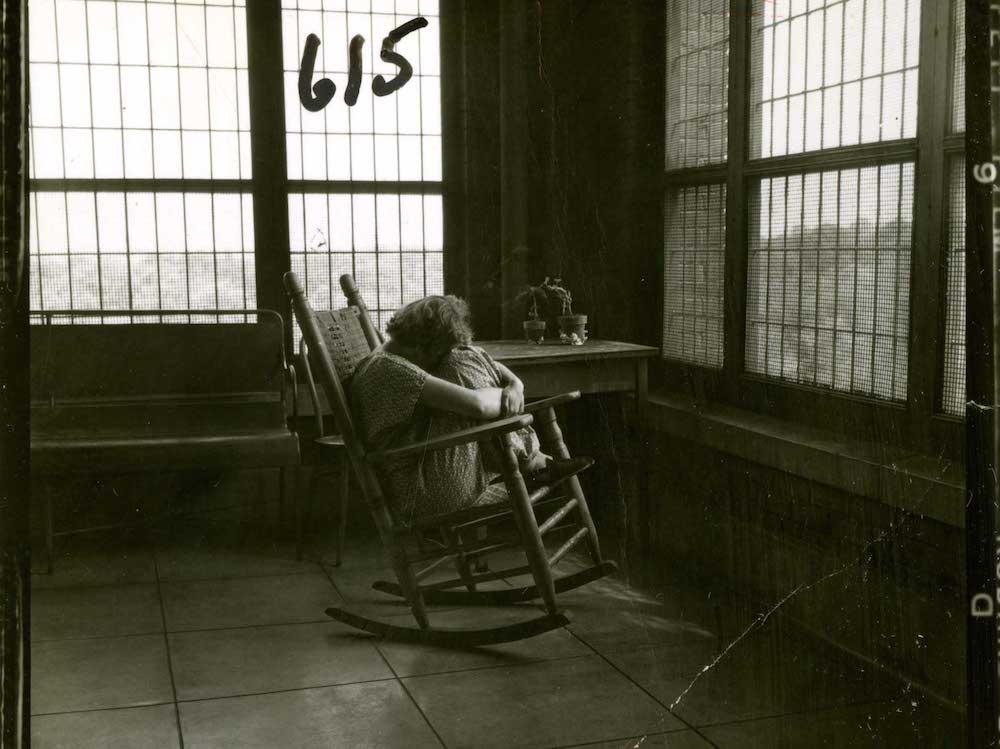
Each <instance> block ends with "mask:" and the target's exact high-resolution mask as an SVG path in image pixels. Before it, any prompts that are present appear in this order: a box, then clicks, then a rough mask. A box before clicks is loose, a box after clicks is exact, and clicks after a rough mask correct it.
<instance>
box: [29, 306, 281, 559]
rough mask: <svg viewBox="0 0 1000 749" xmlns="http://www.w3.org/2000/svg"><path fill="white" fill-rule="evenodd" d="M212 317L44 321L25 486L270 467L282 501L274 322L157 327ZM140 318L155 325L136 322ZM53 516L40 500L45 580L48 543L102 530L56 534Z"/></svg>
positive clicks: (35, 346)
mask: <svg viewBox="0 0 1000 749" xmlns="http://www.w3.org/2000/svg"><path fill="white" fill-rule="evenodd" d="M221 312H222V311H214V310H213V311H205V310H199V311H197V312H193V311H187V310H184V311H176V312H175V311H169V312H164V311H156V312H149V313H137V317H138V319H137V320H136V322H135V323H134V324H128V325H114V324H111V325H101V324H93V323H88V322H84V324H79V323H80V321H81V320H83V321H86V320H88V319H93V315H94V314H95V313H93V312H72V313H68V312H52V313H44V314H45V315H46V321H47V323H52V324H43V325H33V326H32V328H31V470H32V475H33V476H35V477H50V476H64V475H80V474H118V473H130V472H145V471H160V470H169V471H183V470H188V469H199V470H200V469H215V470H238V469H244V468H270V467H273V468H278V469H280V470H281V474H282V475H281V487H282V490H283V489H284V485H285V481H284V478H285V477H284V471H285V469H286V468H288V467H291V466H296V465H297V464H298V462H299V444H298V437H297V436H296V435H295V433H294V432H292V431H291V430H290V429H289V427H288V423H287V415H286V406H285V404H286V402H293V403H294V397H291V398H289V399H286V392H287V391H288V390H289V389H292V390H294V387H295V377H294V370H293V369H292V368H291V367H290V366H289V365H288V363H287V361H286V358H285V351H284V329H283V323H282V319H281V317H280V315H278V314H277V313H276V312H272V311H269V310H253V311H250V312H247V311H240V312H239V316H238V317H235V318H233V317H220V318H218V319H221V320H226V319H237V320H242V321H241V322H235V323H229V322H221V323H197V322H195V323H186V322H176V323H164V322H160V321H159V320H162V319H163V318H164V317H166V316H168V315H169V316H170V317H169V318H168V319H171V318H173V317H174V316H175V315H179V316H182V317H181V319H195V320H197V319H206V318H205V317H201V316H204V315H206V314H218V313H221ZM98 314H103V315H105V316H107V312H104V313H98ZM129 314H130V315H136V313H129ZM227 314H229V315H232V314H233V313H232V311H228V312H227ZM144 315H151V316H153V318H152V319H153V320H154V322H150V323H145V322H142V318H143V316H144ZM188 316H190V317H188ZM209 319H211V318H209ZM53 320H55V321H56V322H72V323H74V324H56V322H52V321H53ZM52 515H53V511H52V504H51V494H50V493H49V492H46V506H45V518H46V520H45V522H46V550H47V552H48V559H49V562H48V565H49V571H51V568H52V546H53V539H54V538H55V537H56V536H65V535H70V534H74V533H85V532H88V531H94V530H98V529H101V528H106V527H109V526H99V527H91V528H74V529H64V530H60V531H55V530H54V529H53V517H52ZM122 525H124V524H122Z"/></svg>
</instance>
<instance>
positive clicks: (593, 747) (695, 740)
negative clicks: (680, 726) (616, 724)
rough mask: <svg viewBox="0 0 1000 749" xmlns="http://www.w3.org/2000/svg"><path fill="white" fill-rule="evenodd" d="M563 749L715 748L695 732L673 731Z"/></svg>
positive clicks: (563, 748)
mask: <svg viewBox="0 0 1000 749" xmlns="http://www.w3.org/2000/svg"><path fill="white" fill-rule="evenodd" d="M561 749H713V747H712V745H711V744H709V743H708V742H707V741H705V739H703V738H702V737H701V736H699V735H698V734H697V733H695V732H694V731H671V732H670V733H658V734H644V735H642V736H629V737H628V738H624V739H615V740H614V741H599V742H597V743H596V744H577V745H576V746H572V747H562V748H561Z"/></svg>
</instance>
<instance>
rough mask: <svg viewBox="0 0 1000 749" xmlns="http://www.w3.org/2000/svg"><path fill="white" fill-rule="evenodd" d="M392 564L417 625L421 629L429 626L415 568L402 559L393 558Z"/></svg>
mask: <svg viewBox="0 0 1000 749" xmlns="http://www.w3.org/2000/svg"><path fill="white" fill-rule="evenodd" d="M392 566H393V569H394V570H395V571H396V579H398V580H399V586H400V587H401V588H402V589H403V595H404V596H406V601H407V603H409V604H410V609H411V610H412V611H413V618H414V619H416V620H417V625H418V626H419V627H420V628H421V629H427V628H429V627H430V621H428V619H427V608H426V606H425V605H424V597H423V596H422V595H421V594H420V587H419V586H418V585H417V578H416V577H415V576H414V574H413V570H411V569H410V565H408V564H407V563H406V562H405V561H403V560H400V559H393V560H392Z"/></svg>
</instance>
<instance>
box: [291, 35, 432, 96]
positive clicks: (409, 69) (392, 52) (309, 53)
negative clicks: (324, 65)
mask: <svg viewBox="0 0 1000 749" xmlns="http://www.w3.org/2000/svg"><path fill="white" fill-rule="evenodd" d="M426 25H427V19H426V18H422V17H421V18H414V19H412V20H410V21H407V22H406V23H404V24H403V25H402V26H399V27H397V28H395V29H393V30H392V31H390V32H389V35H388V36H387V37H385V39H383V40H382V51H381V52H380V53H379V57H381V58H382V59H383V60H385V61H386V62H391V63H392V64H393V65H395V66H397V67H398V68H399V72H398V73H397V74H396V77H395V78H393V79H392V80H391V81H387V80H386V79H385V78H384V77H383V76H381V75H377V76H375V78H374V80H372V93H374V94H375V96H388V95H389V94H391V93H394V92H396V91H398V90H399V89H401V88H402V87H403V86H405V85H406V82H407V81H408V80H410V78H412V77H413V66H412V65H410V62H409V60H407V59H406V58H405V57H403V56H402V55H401V54H399V53H398V52H396V43H397V42H399V40H400V39H402V38H403V37H404V36H406V35H407V34H409V33H410V32H411V31H417V30H418V29H422V28H423V27H424V26H426ZM319 45H320V41H319V37H318V36H316V35H315V34H310V35H309V36H307V37H306V47H305V49H304V50H303V51H302V65H301V66H300V67H299V101H301V102H302V106H303V107H305V108H306V109H308V110H309V111H310V112H318V111H320V110H321V109H323V107H325V106H326V105H327V104H329V103H330V101H331V100H332V99H333V96H334V94H336V93H337V84H336V83H334V82H333V81H331V80H330V79H329V78H320V79H319V80H318V81H316V83H312V77H313V70H314V69H315V66H316V50H318V49H319ZM364 46H365V38H364V37H363V36H361V34H356V35H355V36H354V38H352V39H351V44H350V47H349V49H348V53H349V57H350V63H349V67H348V74H347V88H346V89H345V91H344V102H345V103H346V104H347V106H349V107H353V106H354V105H355V104H356V103H357V101H358V92H359V91H360V90H361V49H362V48H363V47H364ZM311 83H312V86H310V84H311Z"/></svg>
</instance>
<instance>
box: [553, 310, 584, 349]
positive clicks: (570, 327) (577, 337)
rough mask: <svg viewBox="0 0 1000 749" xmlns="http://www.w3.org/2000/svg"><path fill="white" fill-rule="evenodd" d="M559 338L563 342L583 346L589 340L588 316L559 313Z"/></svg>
mask: <svg viewBox="0 0 1000 749" xmlns="http://www.w3.org/2000/svg"><path fill="white" fill-rule="evenodd" d="M559 338H560V340H561V341H562V342H563V343H569V344H572V345H574V346H582V345H583V344H584V341H586V340H587V316H586V315H559Z"/></svg>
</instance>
